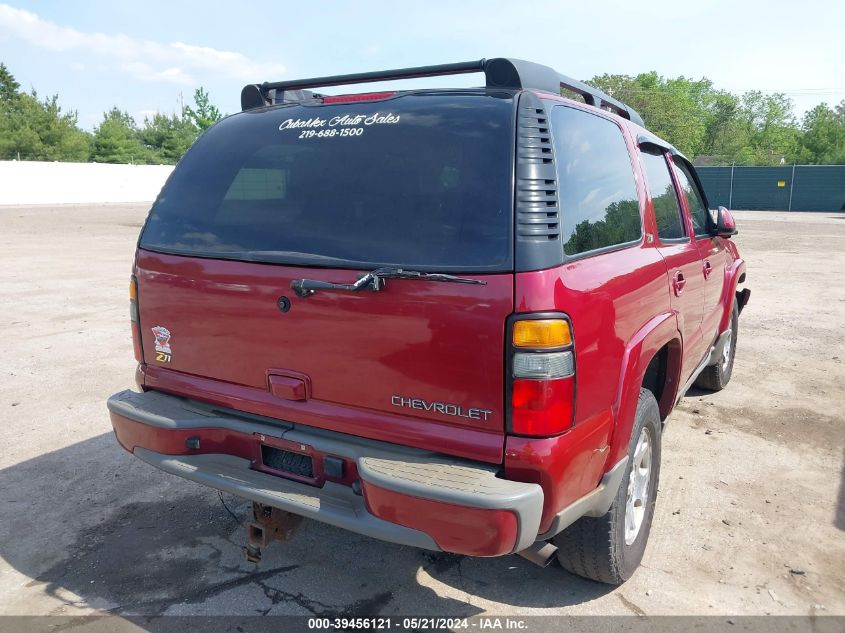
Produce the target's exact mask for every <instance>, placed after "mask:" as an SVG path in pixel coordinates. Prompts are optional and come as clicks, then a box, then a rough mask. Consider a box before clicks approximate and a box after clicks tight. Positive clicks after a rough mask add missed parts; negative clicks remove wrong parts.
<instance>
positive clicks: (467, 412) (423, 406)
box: [390, 396, 493, 422]
mask: <svg viewBox="0 0 845 633" xmlns="http://www.w3.org/2000/svg"><path fill="white" fill-rule="evenodd" d="M390 404H392V405H393V406H394V407H407V408H408V409H419V410H420V411H433V412H434V413H440V414H442V415H452V416H455V417H458V418H467V419H468V420H483V421H485V422H486V421H487V419H488V418H489V417H490V414H491V413H493V411H492V410H491V409H477V408H475V407H471V408H469V409H465V408H464V407H462V406H461V405H459V404H450V403H448V402H427V401H426V400H423V399H422V398H408V397H406V396H392V397H391V398H390Z"/></svg>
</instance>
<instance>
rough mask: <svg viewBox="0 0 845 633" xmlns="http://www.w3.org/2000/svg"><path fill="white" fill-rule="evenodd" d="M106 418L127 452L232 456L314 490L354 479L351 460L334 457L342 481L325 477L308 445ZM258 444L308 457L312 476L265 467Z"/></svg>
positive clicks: (317, 456) (226, 431)
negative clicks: (192, 442) (191, 442)
mask: <svg viewBox="0 0 845 633" xmlns="http://www.w3.org/2000/svg"><path fill="white" fill-rule="evenodd" d="M110 416H111V423H112V427H113V428H114V435H115V437H116V438H117V441H118V443H119V444H120V445H121V446H122V447H123V448H125V449H126V450H127V451H129V452H130V453H132V452H134V451H135V449H136V448H144V449H146V450H148V451H153V452H155V453H160V454H162V455H205V454H212V453H220V454H224V455H234V456H235V457H240V458H241V459H248V460H250V461H252V462H253V468H254V469H255V470H260V471H262V472H266V473H269V474H271V475H278V476H282V477H284V478H285V479H293V480H295V481H302V482H303V483H308V484H310V485H315V486H318V487H319V486H322V485H323V484H324V483H325V481H326V480H329V481H334V482H336V483H341V484H345V485H347V486H351V485H352V482H353V481H355V480H356V479H358V467H357V465H356V463H355V461H354V460H350V459H343V458H339V457H337V456H336V455H335V456H334V457H336V458H338V459H343V462H344V467H343V472H344V476H343V477H342V478H335V477H328V476H326V475H325V474H324V470H323V457H325V455H323V454H322V453H318V452H316V451H314V450H313V449H312V448H311V447H308V446H306V447H305V449H304V450H303V449H302V444H300V443H299V442H290V441H288V440H284V439H282V438H277V437H271V436H269V435H252V434H249V433H241V432H238V431H232V430H230V429H224V428H219V427H212V428H194V429H165V428H160V427H156V426H151V425H148V424H143V423H141V422H136V421H135V420H130V419H128V418H125V417H123V416H122V415H118V414H116V413H111V414H110ZM188 438H199V441H200V448H199V449H189V448H187V446H186V441H187V439H188ZM262 444H265V445H267V446H272V447H275V448H280V449H284V450H289V451H292V452H298V453H305V454H307V455H310V456H311V457H312V460H313V466H314V475H315V476H314V477H313V478H310V479H306V478H301V477H296V476H294V475H291V474H289V473H280V472H279V471H277V470H275V469H273V468H270V467H269V466H265V465H264V464H263V462H262V459H261V445H262Z"/></svg>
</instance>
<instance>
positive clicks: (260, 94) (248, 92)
mask: <svg viewBox="0 0 845 633" xmlns="http://www.w3.org/2000/svg"><path fill="white" fill-rule="evenodd" d="M478 72H483V73H484V75H485V79H486V86H487V87H488V88H509V89H534V90H543V91H545V92H550V93H552V94H560V89H561V88H566V89H568V90H571V91H573V92H575V93H577V94H579V95H581V96H582V97H583V98H584V101H585V102H587V103H588V104H589V105H592V106H595V107H597V108H609V109H611V110H613V111H615V112H616V113H617V114H619V115H620V116H623V117H625V118H627V119H630V120H631V121H633V122H634V123H638V124H639V125H643V121H642V118H640V115H639V114H637V113H636V112H635V111H634V110H633V109H632V108H629V107H628V106H626V105H625V104H624V103H621V102H620V101H617V100H616V99H614V98H613V97H611V96H610V95H607V94H605V93H603V92H602V91H601V90H598V89H596V88H593V87H592V86H588V85H587V84H585V83H582V82H580V81H578V80H576V79H571V78H570V77H567V76H565V75H561V74H559V73H558V72H557V71H555V70H554V69H552V68H550V67H548V66H543V65H542V64H535V63H534V62H526V61H523V60H521V59H506V58H504V57H496V58H493V59H479V60H476V61H470V62H458V63H456V64H439V65H436V66H416V67H413V68H397V69H394V70H378V71H375V72H369V73H354V74H351V75H332V76H328V77H312V78H310V79H294V80H291V81H273V82H266V81H265V82H264V83H263V84H249V85H247V86H245V87H244V89H243V90H242V91H241V108H242V109H244V110H250V109H252V108H258V107H262V106H265V105H270V104H271V103H273V102H274V95H275V94H276V93H277V92H278V93H280V94H282V93H286V92H289V91H295V90H305V89H308V88H324V87H327V86H342V85H349V84H361V83H371V82H376V81H391V80H395V79H414V78H417V77H437V76H442V75H461V74H466V73H478Z"/></svg>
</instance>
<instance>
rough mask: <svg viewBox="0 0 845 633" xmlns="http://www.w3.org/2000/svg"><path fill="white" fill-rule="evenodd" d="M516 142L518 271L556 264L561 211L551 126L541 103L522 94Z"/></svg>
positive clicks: (534, 97)
mask: <svg viewBox="0 0 845 633" xmlns="http://www.w3.org/2000/svg"><path fill="white" fill-rule="evenodd" d="M518 117H519V118H518V121H517V138H516V194H515V197H516V199H515V206H516V243H517V246H516V259H517V262H516V263H517V269H518V270H537V269H539V268H548V267H550V266H554V265H556V264H559V263H560V262H561V260H562V255H563V250H562V246H561V243H560V208H559V202H558V190H557V186H558V180H557V170H556V168H555V159H554V145H553V143H552V132H551V123H550V121H549V115H548V113H547V111H546V108H545V107H544V105H543V102H542V101H540V99H539V98H538V97H537V96H536V95H535V94H533V93H530V92H525V93H522V95H521V96H520V100H519V114H518Z"/></svg>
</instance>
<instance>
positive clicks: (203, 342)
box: [135, 250, 513, 461]
mask: <svg viewBox="0 0 845 633" xmlns="http://www.w3.org/2000/svg"><path fill="white" fill-rule="evenodd" d="M135 274H136V276H137V279H138V293H139V296H140V297H143V299H141V300H140V301H139V306H140V323H141V332H142V341H143V344H144V352H145V356H144V357H145V358H147V359H148V360H149V359H153V360H149V368H150V374H149V377H150V378H151V379H152V380H153V382H149V383H147V386H149V387H153V388H162V389H165V390H167V391H170V392H171V393H179V389H180V388H181V386H182V385H183V384H185V383H186V382H187V381H189V380H190V378H189V376H190V375H193V376H202V377H203V380H204V383H203V385H202V389H201V390H197V389H192V390H191V393H187V392H186V393H185V394H184V395H190V396H191V397H195V398H197V399H199V400H209V397H212V398H217V399H218V400H219V395H215V394H222V393H226V394H227V397H228V398H229V399H230V400H231V401H232V402H233V404H231V405H230V406H234V407H235V408H239V409H244V410H248V411H253V412H255V411H256V410H260V412H261V414H262V415H268V416H271V417H277V418H282V419H287V420H291V421H294V422H303V423H306V424H313V425H315V426H321V425H326V428H333V429H335V430H342V431H343V432H345V433H351V434H358V435H363V436H365V437H372V436H373V433H376V435H377V436H378V438H379V439H384V440H385V441H393V439H394V438H396V437H397V435H398V436H399V437H401V438H402V439H403V441H401V442H400V443H408V444H410V445H414V446H420V444H418V443H417V442H416V440H417V436H418V435H419V433H420V432H422V433H423V434H428V435H434V434H436V435H437V437H438V438H439V440H438V442H437V443H438V445H441V446H448V445H449V444H450V443H451V441H452V440H451V438H452V437H454V438H455V442H456V443H458V444H462V443H463V439H462V438H466V437H475V436H476V434H474V433H472V431H478V432H481V433H482V434H483V436H484V439H483V441H481V442H480V444H481V447H480V448H476V449H471V450H469V451H467V450H462V451H461V454H463V455H466V454H467V453H468V452H469V453H470V454H472V455H473V456H474V458H476V459H478V458H480V455H479V454H484V456H485V460H486V461H489V460H490V459H491V457H493V456H494V455H493V453H491V452H490V450H489V449H490V442H491V440H493V437H494V436H496V435H498V436H499V437H498V444H499V448H498V450H497V451H495V457H496V458H498V459H501V445H502V435H503V429H504V411H503V408H504V397H503V392H502V375H503V372H504V365H503V363H504V359H503V353H502V350H503V349H504V326H505V319H506V318H507V316H508V315H509V314H510V313H511V312H512V310H513V276H512V275H511V274H497V275H485V276H483V280H484V281H485V285H466V284H449V283H437V282H429V281H409V280H389V281H387V285H388V286H389V288H388V289H387V290H385V291H383V292H378V293H373V292H368V291H365V292H361V293H350V292H345V293H344V292H318V293H315V294H314V295H312V296H310V297H308V298H304V299H303V298H300V297H297V296H296V295H295V294H294V293H293V291H291V289H290V283H291V281H292V280H294V279H299V278H302V277H308V278H313V279H320V280H324V281H332V282H350V281H354V280H355V279H357V278H358V276H359V273H356V271H350V270H329V269H315V268H297V267H290V266H278V265H271V264H256V263H250V262H237V261H225V260H213V259H200V258H191V257H179V256H172V255H162V254H158V253H153V252H148V251H144V250H139V251H138V256H137V261H136V267H135ZM280 296H287V297H288V298H289V299H290V302H291V308H290V311H289V312H287V313H283V312H282V311H281V310H280V309H279V308H278V307H277V300H278V299H279V297H280ZM158 325H162V326H164V327H166V328H167V329H168V330H169V331H170V333H171V338H170V346H171V348H172V354H171V360H170V362H169V363H157V362H156V361H155V360H154V359H155V358H156V355H155V350H154V343H155V341H154V339H153V337H152V336H145V335H144V333H145V332H147V331H148V330H149V329H150V328H152V327H155V326H158ZM153 368H160V369H163V370H166V371H168V372H173V371H175V372H179V373H180V374H181V375H182V376H184V377H179V378H177V377H176V376H172V378H173V380H172V381H170V382H169V384H168V383H167V382H166V380H167V379H166V378H163V379H162V380H161V381H158V382H155V378H156V377H157V376H159V374H156V373H155V371H154V369H153ZM271 369H282V370H290V371H292V372H297V373H298V374H302V375H305V376H307V377H308V379H309V380H310V394H309V399H308V400H307V401H298V402H293V401H285V400H284V399H282V398H276V397H272V396H271V394H270V392H269V389H268V382H267V373H268V370H271ZM161 376H171V374H170V373H168V374H161ZM203 392H206V393H207V395H204V394H203ZM394 395H397V396H403V397H408V398H422V399H424V400H425V401H426V402H428V403H433V402H441V403H448V404H453V405H457V406H458V407H461V408H462V410H464V411H466V410H469V409H472V408H477V409H483V410H489V411H490V413H489V414H488V415H487V416H486V419H473V418H470V417H460V416H456V415H448V414H446V413H441V412H438V411H437V410H436V409H434V408H430V409H429V410H425V409H421V408H415V409H412V408H399V407H396V406H392V404H391V403H392V397H393V396H394ZM293 405H295V406H293ZM397 414H399V415H397ZM432 423H434V424H432ZM358 425H360V427H358ZM391 425H396V426H397V428H395V429H391V428H389V427H390V426H391ZM429 425H430V426H429ZM339 426H340V427H343V428H337V427H339ZM398 427H401V428H398ZM423 428H430V429H432V430H431V431H428V432H425V431H422V429H423ZM487 436H489V437H487ZM456 454H457V453H456Z"/></svg>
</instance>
